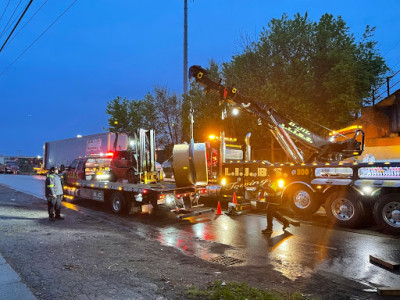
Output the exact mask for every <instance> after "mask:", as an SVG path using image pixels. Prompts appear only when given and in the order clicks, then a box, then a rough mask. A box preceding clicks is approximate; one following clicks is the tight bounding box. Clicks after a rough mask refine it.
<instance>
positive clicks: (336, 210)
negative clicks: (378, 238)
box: [325, 191, 365, 228]
mask: <svg viewBox="0 0 400 300" xmlns="http://www.w3.org/2000/svg"><path fill="white" fill-rule="evenodd" d="M325 211H326V215H327V217H328V221H329V222H330V223H332V224H335V225H339V226H342V227H347V228H355V227H357V226H359V225H360V224H361V223H362V222H363V220H364V216H365V210H364V206H363V204H362V202H361V201H360V199H359V196H358V195H357V194H356V193H352V192H346V191H335V192H332V193H330V194H329V195H328V197H327V199H326V203H325Z"/></svg>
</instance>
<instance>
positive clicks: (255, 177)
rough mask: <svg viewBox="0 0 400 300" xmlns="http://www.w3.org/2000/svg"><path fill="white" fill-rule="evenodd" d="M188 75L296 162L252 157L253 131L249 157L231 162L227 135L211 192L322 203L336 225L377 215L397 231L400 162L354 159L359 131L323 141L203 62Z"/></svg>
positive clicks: (298, 204)
mask: <svg viewBox="0 0 400 300" xmlns="http://www.w3.org/2000/svg"><path fill="white" fill-rule="evenodd" d="M189 76H190V78H194V79H195V81H196V82H197V83H199V84H200V85H202V86H204V87H205V89H206V90H207V91H214V92H216V93H218V95H219V96H220V103H229V104H230V105H231V106H233V107H235V108H238V109H239V110H241V111H244V112H246V113H250V114H251V115H253V116H255V117H257V118H258V121H259V123H261V124H262V125H263V126H265V127H266V129H267V130H269V131H270V132H271V133H272V135H273V137H274V138H275V139H276V140H277V141H278V143H279V144H280V146H281V148H282V149H283V151H285V153H286V154H287V156H288V157H289V158H290V160H291V161H290V162H282V163H276V162H272V163H271V162H269V161H265V160H252V158H251V146H250V144H249V143H250V138H249V137H248V138H246V150H247V151H246V154H245V157H246V159H245V160H227V159H226V158H225V157H224V152H225V151H224V149H225V145H224V141H225V137H224V134H223V133H222V135H221V138H220V141H221V148H220V156H219V163H220V167H219V170H220V172H219V173H218V182H219V183H220V185H219V188H215V186H214V187H213V188H212V189H211V187H210V191H214V192H215V191H217V192H219V195H220V196H225V197H229V196H232V195H233V193H235V195H237V196H238V198H239V199H240V200H241V201H243V202H249V201H250V202H255V203H256V205H258V206H262V205H265V204H266V203H267V202H270V201H274V202H276V201H279V202H281V203H282V204H286V205H288V206H290V207H291V209H292V210H293V211H294V212H295V213H296V214H298V215H312V214H314V213H315V212H316V211H317V210H318V209H319V208H320V207H321V206H323V207H324V208H325V211H326V214H327V217H328V220H329V221H330V222H332V223H334V224H338V225H341V226H344V227H357V226H358V225H360V224H362V223H365V222H366V221H369V220H371V219H372V218H373V219H375V221H376V223H377V224H378V225H379V226H380V228H382V229H383V230H385V231H388V232H391V233H395V234H399V233H400V163H399V162H391V161H385V162H373V161H370V162H358V161H357V160H356V159H354V158H355V157H358V156H360V155H361V154H362V152H363V151H364V132H363V131H362V130H361V129H359V128H354V130H352V131H351V132H346V133H340V132H337V133H336V135H335V136H332V138H331V139H324V138H323V137H320V136H319V135H317V134H315V133H313V132H311V131H310V130H307V129H306V128H304V127H302V126H300V125H299V124H297V123H296V122H294V121H292V120H290V119H289V118H288V117H286V115H283V114H281V113H279V112H277V111H276V110H275V109H274V108H272V107H270V106H267V105H265V104H263V103H260V102H258V101H256V100H254V99H251V98H250V97H247V96H245V95H244V94H242V93H241V92H239V90H238V89H237V88H236V87H234V86H225V85H223V84H221V80H220V81H214V80H212V79H211V78H210V77H209V76H208V73H207V70H205V69H203V68H201V67H200V66H192V67H190V69H189ZM349 134H351V137H350V138H348V135H349ZM335 138H336V139H335ZM299 145H302V146H303V149H305V150H307V153H308V156H306V155H305V153H306V152H305V151H302V150H301V149H300V148H299ZM240 200H239V201H240Z"/></svg>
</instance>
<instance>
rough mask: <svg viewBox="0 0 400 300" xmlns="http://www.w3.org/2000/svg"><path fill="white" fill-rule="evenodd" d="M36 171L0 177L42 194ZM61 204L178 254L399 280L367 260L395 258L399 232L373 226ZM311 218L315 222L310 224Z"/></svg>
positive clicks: (374, 282) (387, 282)
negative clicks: (270, 228) (287, 223)
mask: <svg viewBox="0 0 400 300" xmlns="http://www.w3.org/2000/svg"><path fill="white" fill-rule="evenodd" d="M43 180H44V177H40V176H22V175H21V176H18V175H14V176H10V175H0V183H2V184H5V185H8V186H10V187H13V188H14V189H17V190H20V191H23V192H27V193H30V194H33V195H35V196H37V197H39V198H42V199H44V196H43V184H44V183H43ZM64 205H65V206H66V208H69V209H74V210H78V211H81V212H83V213H86V214H97V215H100V216H103V217H104V219H107V220H109V221H110V222H115V223H116V224H120V225H123V226H126V227H132V228H133V227H134V228H135V230H136V231H137V232H138V233H139V234H140V235H141V236H143V237H146V238H148V239H152V240H156V241H158V242H160V243H161V244H162V245H167V246H171V247H175V248H177V249H179V250H180V251H182V252H183V253H184V254H187V255H190V256H196V257H199V258H201V259H204V260H207V261H216V262H220V263H222V264H225V265H229V264H232V265H251V266H264V265H268V264H271V265H273V266H274V269H275V270H277V271H279V272H281V273H282V274H283V275H284V276H286V277H287V278H288V279H290V280H295V279H296V278H300V277H309V276H311V275H312V274H314V273H321V274H324V273H327V274H330V275H334V276H339V277H344V278H348V279H352V280H356V281H358V282H361V283H364V284H366V285H368V286H370V287H371V288H373V287H381V286H387V287H393V286H399V285H400V273H399V271H390V270H387V269H384V268H381V267H380V266H377V265H374V264H371V263H370V262H369V255H374V256H379V257H382V258H385V259H388V260H391V261H397V262H400V237H398V236H390V235H385V234H382V233H379V232H375V231H373V230H369V229H368V228H367V229H363V230H345V229H341V228H329V227H326V226H325V225H324V218H323V217H322V216H318V215H317V216H316V217H315V218H314V219H312V220H310V221H307V222H301V223H302V224H301V226H300V227H293V226H292V227H290V228H289V229H288V230H287V231H285V232H283V231H282V230H281V228H282V226H281V225H280V224H279V223H276V222H275V223H274V229H275V231H274V233H273V234H272V235H271V236H270V237H268V236H265V235H262V234H261V230H262V229H263V228H265V225H266V220H265V217H264V216H263V215H262V214H253V213H245V214H243V215H241V216H235V217H231V216H227V215H224V214H223V215H220V216H216V215H214V214H213V213H210V214H205V215H202V216H200V217H197V218H190V219H188V220H184V221H180V220H178V219H177V218H176V217H175V216H173V215H172V214H171V213H168V212H157V213H156V214H154V215H152V216H149V215H129V216H118V215H112V214H111V213H109V212H107V211H106V210H105V209H104V208H103V206H101V205H99V204H98V203H93V202H91V201H86V200H74V201H72V202H71V203H64ZM316 223H317V225H316Z"/></svg>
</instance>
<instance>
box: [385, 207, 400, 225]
mask: <svg viewBox="0 0 400 300" xmlns="http://www.w3.org/2000/svg"><path fill="white" fill-rule="evenodd" d="M382 217H383V220H384V221H385V222H386V223H387V224H389V225H390V226H392V227H396V228H400V202H398V201H391V202H389V203H387V204H386V205H385V206H383V208H382Z"/></svg>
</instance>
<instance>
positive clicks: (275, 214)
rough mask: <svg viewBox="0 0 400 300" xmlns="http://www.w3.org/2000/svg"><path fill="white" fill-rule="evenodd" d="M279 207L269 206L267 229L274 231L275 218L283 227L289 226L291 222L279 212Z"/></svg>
mask: <svg viewBox="0 0 400 300" xmlns="http://www.w3.org/2000/svg"><path fill="white" fill-rule="evenodd" d="M278 208H279V205H274V204H271V203H268V204H267V228H268V229H272V221H273V219H274V218H276V219H277V220H278V222H279V223H281V224H282V225H286V226H287V225H288V224H289V221H288V220H286V218H285V217H284V216H283V215H282V214H281V213H280V212H279V211H278Z"/></svg>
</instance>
